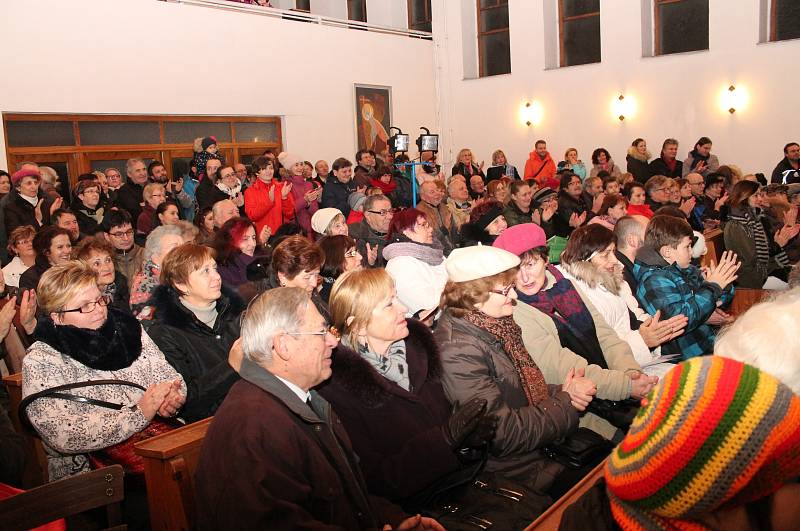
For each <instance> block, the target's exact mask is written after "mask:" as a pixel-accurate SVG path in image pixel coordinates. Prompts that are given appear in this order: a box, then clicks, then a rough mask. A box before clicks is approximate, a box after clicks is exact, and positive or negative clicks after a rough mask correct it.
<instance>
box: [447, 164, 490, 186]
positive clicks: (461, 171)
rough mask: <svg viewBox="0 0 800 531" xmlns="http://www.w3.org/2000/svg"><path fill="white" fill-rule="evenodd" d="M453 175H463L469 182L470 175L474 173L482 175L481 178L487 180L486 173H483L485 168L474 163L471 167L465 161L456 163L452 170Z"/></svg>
mask: <svg viewBox="0 0 800 531" xmlns="http://www.w3.org/2000/svg"><path fill="white" fill-rule="evenodd" d="M451 175H463V176H464V178H465V179H466V180H467V182H469V179H470V177H472V176H473V175H480V176H481V178H483V180H484V181H486V175H485V174H484V173H483V170H482V169H480V167H478V165H477V164H474V163H473V164H472V165H471V167H467V165H466V164H464V163H463V162H459V163H457V164H455V165H454V166H453V169H452V170H451Z"/></svg>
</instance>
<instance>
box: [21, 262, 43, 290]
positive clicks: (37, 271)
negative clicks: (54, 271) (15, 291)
mask: <svg viewBox="0 0 800 531" xmlns="http://www.w3.org/2000/svg"><path fill="white" fill-rule="evenodd" d="M48 269H50V262H48V261H47V258H43V257H40V256H37V257H36V262H34V263H33V265H32V266H31V267H29V268H28V269H26V270H25V272H24V273H22V275H20V277H19V291H20V292H23V291H25V290H29V289H32V290H34V291H35V290H36V288H37V287H38V286H39V279H40V278H42V275H44V272H45V271H47V270H48Z"/></svg>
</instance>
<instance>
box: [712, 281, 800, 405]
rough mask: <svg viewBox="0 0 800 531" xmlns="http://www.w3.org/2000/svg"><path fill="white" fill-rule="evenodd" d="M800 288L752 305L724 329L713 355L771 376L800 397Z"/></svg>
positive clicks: (718, 337)
mask: <svg viewBox="0 0 800 531" xmlns="http://www.w3.org/2000/svg"><path fill="white" fill-rule="evenodd" d="M799 318H800V288H794V289H792V290H790V291H787V292H783V293H781V294H780V295H777V296H775V297H774V298H772V299H771V300H768V301H765V302H761V303H759V304H756V305H754V306H752V307H751V308H750V309H749V310H747V311H746V312H745V313H744V314H742V315H740V316H739V317H738V318H737V319H736V321H734V322H733V324H731V325H730V326H728V327H726V328H725V329H723V330H722V332H721V333H720V334H719V335H718V336H717V341H716V344H715V345H714V354H715V355H717V356H723V357H726V358H731V359H734V360H738V361H741V362H743V363H747V364H748V365H752V366H753V367H757V368H759V369H761V370H762V371H764V372H766V373H768V374H771V375H772V376H774V377H775V378H777V379H778V380H780V381H781V382H783V383H784V384H786V385H788V386H789V387H790V388H791V389H792V391H794V393H795V394H800V336H798V334H797V325H798V319H799Z"/></svg>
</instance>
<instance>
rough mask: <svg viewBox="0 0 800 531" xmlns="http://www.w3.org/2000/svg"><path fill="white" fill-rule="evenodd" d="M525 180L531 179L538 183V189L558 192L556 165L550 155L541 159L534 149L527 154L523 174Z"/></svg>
mask: <svg viewBox="0 0 800 531" xmlns="http://www.w3.org/2000/svg"><path fill="white" fill-rule="evenodd" d="M523 175H524V178H525V180H526V181H527V180H530V179H533V180H535V181H536V182H537V183H539V188H545V187H547V188H552V189H553V190H558V185H559V182H558V179H557V178H556V163H555V162H553V157H551V156H550V153H548V154H547V155H545V156H544V159H542V158H541V157H540V156H539V154H538V153H536V150H535V149H534V150H533V151H531V152H530V153H529V154H528V160H527V161H526V162H525V171H524V173H523Z"/></svg>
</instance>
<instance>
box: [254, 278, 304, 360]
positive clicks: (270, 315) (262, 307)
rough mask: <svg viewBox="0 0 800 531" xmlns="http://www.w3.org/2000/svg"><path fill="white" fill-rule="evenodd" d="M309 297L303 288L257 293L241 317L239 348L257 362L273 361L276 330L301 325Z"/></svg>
mask: <svg viewBox="0 0 800 531" xmlns="http://www.w3.org/2000/svg"><path fill="white" fill-rule="evenodd" d="M309 304H311V298H310V297H309V296H308V293H307V292H306V290H304V289H302V288H275V289H271V290H269V291H266V292H264V293H263V294H261V295H259V296H258V297H256V298H255V299H253V301H252V302H251V303H250V305H249V306H248V307H247V311H246V312H245V313H244V316H243V319H242V331H241V338H242V350H243V351H244V355H245V356H246V357H247V358H248V359H249V360H250V361H252V362H254V363H257V364H258V365H261V366H264V365H270V364H272V340H273V338H274V337H275V335H276V334H277V333H278V332H293V331H295V330H297V329H298V327H299V326H300V325H302V324H303V316H304V315H305V313H306V311H307V310H308V305H309Z"/></svg>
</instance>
